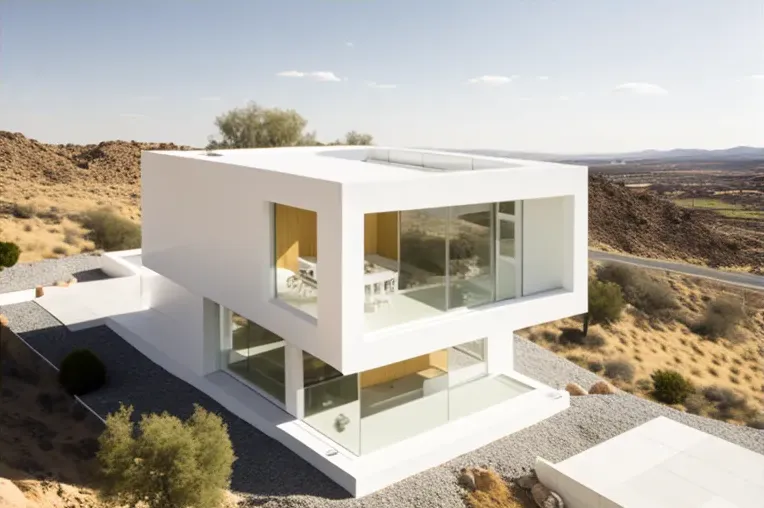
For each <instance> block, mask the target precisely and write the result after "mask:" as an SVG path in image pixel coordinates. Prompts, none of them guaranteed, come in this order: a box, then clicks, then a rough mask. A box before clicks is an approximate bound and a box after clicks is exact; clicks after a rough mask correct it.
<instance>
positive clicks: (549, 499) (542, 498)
mask: <svg viewBox="0 0 764 508" xmlns="http://www.w3.org/2000/svg"><path fill="white" fill-rule="evenodd" d="M531 497H533V501H535V502H536V505H537V506H538V507H539V508H564V507H565V503H563V502H562V498H561V497H560V496H559V495H557V494H556V493H555V492H552V491H551V490H549V489H548V488H546V487H545V486H544V485H543V484H542V483H537V484H536V485H534V486H533V488H532V489H531Z"/></svg>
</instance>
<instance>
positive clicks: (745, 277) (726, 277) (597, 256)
mask: <svg viewBox="0 0 764 508" xmlns="http://www.w3.org/2000/svg"><path fill="white" fill-rule="evenodd" d="M589 259H594V260H597V261H612V262H616V263H628V264H632V265H637V266H641V267H643V268H655V269H658V270H668V271H670V272H677V273H684V274H687V275H693V276H696V277H704V278H706V279H714V280H718V281H721V282H726V283H727V284H733V285H735V286H743V287H748V288H753V289H764V276H761V275H752V274H750V273H737V272H725V271H722V270H715V269H713V268H706V267H705V266H697V265H690V264H687V263H678V262H675V261H661V260H658V259H645V258H638V257H634V256H628V255H626V254H610V253H608V252H599V251H596V250H590V251H589Z"/></svg>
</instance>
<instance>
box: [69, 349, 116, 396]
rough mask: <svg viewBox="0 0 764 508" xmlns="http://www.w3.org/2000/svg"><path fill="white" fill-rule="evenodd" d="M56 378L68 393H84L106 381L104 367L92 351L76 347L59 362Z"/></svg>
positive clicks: (97, 387) (93, 389) (91, 390)
mask: <svg viewBox="0 0 764 508" xmlns="http://www.w3.org/2000/svg"><path fill="white" fill-rule="evenodd" d="M58 380H59V382H60V383H61V386H63V387H64V389H65V390H66V391H67V392H69V393H70V394H72V395H85V394H86V393H90V392H93V391H95V390H98V389H99V388H101V387H102V386H103V385H104V384H105V383H106V367H104V364H103V362H102V361H101V360H100V359H99V358H98V357H97V356H96V355H95V353H93V352H92V351H90V350H88V349H76V350H74V351H72V352H71V353H69V354H68V355H66V358H64V361H63V362H61V369H60V370H59V372H58Z"/></svg>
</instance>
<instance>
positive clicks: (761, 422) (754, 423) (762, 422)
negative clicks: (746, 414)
mask: <svg viewBox="0 0 764 508" xmlns="http://www.w3.org/2000/svg"><path fill="white" fill-rule="evenodd" d="M746 425H747V426H748V427H751V428H752V429H758V430H764V416H761V415H759V416H755V417H753V418H752V419H751V420H749V421H748V423H746Z"/></svg>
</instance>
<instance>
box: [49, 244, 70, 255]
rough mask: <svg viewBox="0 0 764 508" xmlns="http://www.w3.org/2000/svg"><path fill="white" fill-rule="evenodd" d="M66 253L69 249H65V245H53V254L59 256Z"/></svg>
mask: <svg viewBox="0 0 764 508" xmlns="http://www.w3.org/2000/svg"><path fill="white" fill-rule="evenodd" d="M68 253H69V251H68V250H66V247H64V246H63V245H56V246H55V247H53V254H57V255H59V256H65V255H66V254H68Z"/></svg>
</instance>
